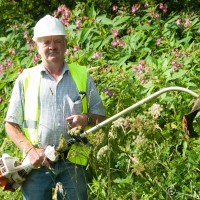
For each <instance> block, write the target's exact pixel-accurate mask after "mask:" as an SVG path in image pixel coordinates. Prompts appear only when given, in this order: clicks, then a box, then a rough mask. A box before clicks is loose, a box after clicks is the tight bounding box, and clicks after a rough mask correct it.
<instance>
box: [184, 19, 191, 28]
mask: <svg viewBox="0 0 200 200" xmlns="http://www.w3.org/2000/svg"><path fill="white" fill-rule="evenodd" d="M189 24H190V20H189V19H186V20H185V23H184V27H185V28H187V27H188V25H189Z"/></svg>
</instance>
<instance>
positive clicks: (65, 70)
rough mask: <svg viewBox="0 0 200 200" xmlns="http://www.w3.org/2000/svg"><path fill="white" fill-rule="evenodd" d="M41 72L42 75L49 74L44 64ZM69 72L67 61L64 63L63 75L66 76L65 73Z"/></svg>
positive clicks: (40, 68)
mask: <svg viewBox="0 0 200 200" xmlns="http://www.w3.org/2000/svg"><path fill="white" fill-rule="evenodd" d="M39 70H40V73H44V72H45V73H47V70H46V69H45V67H44V65H43V64H42V63H41V64H40V65H39ZM68 71H69V68H68V66H67V63H66V61H64V67H63V71H62V73H61V75H63V74H65V72H66V73H68Z"/></svg>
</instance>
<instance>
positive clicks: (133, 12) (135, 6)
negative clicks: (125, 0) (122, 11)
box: [131, 4, 140, 14]
mask: <svg viewBox="0 0 200 200" xmlns="http://www.w3.org/2000/svg"><path fill="white" fill-rule="evenodd" d="M139 7H140V5H138V4H135V5H133V6H132V8H131V12H132V14H135V13H136V12H137V10H138V9H139Z"/></svg>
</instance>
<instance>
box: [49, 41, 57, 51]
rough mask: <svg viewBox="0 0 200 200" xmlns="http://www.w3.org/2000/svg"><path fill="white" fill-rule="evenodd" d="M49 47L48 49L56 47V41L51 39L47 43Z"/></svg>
mask: <svg viewBox="0 0 200 200" xmlns="http://www.w3.org/2000/svg"><path fill="white" fill-rule="evenodd" d="M49 48H50V49H56V42H55V41H51V42H50V44H49Z"/></svg>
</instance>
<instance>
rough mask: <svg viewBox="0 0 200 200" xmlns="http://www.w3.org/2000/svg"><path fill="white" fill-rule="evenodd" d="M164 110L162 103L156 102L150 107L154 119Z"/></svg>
mask: <svg viewBox="0 0 200 200" xmlns="http://www.w3.org/2000/svg"><path fill="white" fill-rule="evenodd" d="M162 110H163V107H162V106H161V105H160V104H157V103H154V104H153V105H152V106H151V107H150V108H149V113H150V115H151V116H152V117H153V118H154V119H157V118H158V117H159V116H160V113H161V111H162Z"/></svg>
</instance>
